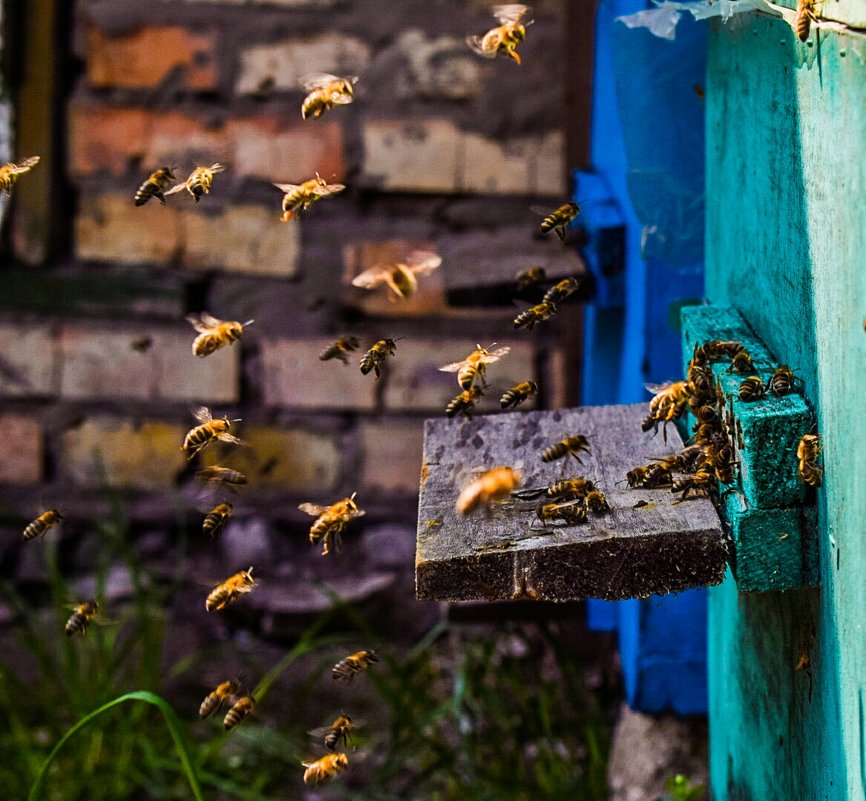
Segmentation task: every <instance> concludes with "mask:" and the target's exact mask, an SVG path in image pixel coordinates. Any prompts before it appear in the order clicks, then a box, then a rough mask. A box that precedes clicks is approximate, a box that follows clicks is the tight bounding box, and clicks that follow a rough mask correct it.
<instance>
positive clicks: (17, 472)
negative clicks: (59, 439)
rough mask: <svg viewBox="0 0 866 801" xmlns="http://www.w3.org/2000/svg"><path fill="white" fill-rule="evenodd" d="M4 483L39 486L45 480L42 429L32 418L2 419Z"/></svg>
mask: <svg viewBox="0 0 866 801" xmlns="http://www.w3.org/2000/svg"><path fill="white" fill-rule="evenodd" d="M0 431H2V432H3V436H2V437H0V484H18V485H22V484H38V483H39V482H40V481H41V480H42V428H41V426H40V425H39V423H38V422H37V421H36V420H34V419H33V418H32V417H25V416H24V415H18V414H4V415H2V416H0Z"/></svg>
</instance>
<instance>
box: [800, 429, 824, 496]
mask: <svg viewBox="0 0 866 801" xmlns="http://www.w3.org/2000/svg"><path fill="white" fill-rule="evenodd" d="M822 450H823V446H822V445H821V435H820V434H804V435H803V438H802V439H801V440H800V442H799V443H798V445H797V459H798V460H799V462H800V463H799V465H798V466H797V475H799V476H800V480H801V481H802V482H803V483H804V484H808V485H809V486H810V487H820V486H821V482H822V481H823V478H824V471H823V469H821V468H820V467H819V466H818V455H819V454H820V453H821V451H822Z"/></svg>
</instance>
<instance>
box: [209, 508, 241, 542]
mask: <svg viewBox="0 0 866 801" xmlns="http://www.w3.org/2000/svg"><path fill="white" fill-rule="evenodd" d="M233 511H234V507H233V506H232V505H231V504H230V503H220V504H217V505H216V506H215V507H214V508H213V509H212V510H211V511H210V512H208V514H207V516H206V517H205V519H204V522H203V523H202V526H201V530H202V532H203V533H205V534H207V535H209V536H210V538H211V539H215V538H216V537H217V535H219V534H220V532H221V531H222V530H223V529H224V528H225V527H226V523H228V522H229V518H230V517H231V516H232V512H233Z"/></svg>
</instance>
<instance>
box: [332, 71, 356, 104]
mask: <svg viewBox="0 0 866 801" xmlns="http://www.w3.org/2000/svg"><path fill="white" fill-rule="evenodd" d="M357 80H358V79H357V78H355V81H357ZM355 81H352V83H354V82H355ZM328 99H329V100H330V101H331V102H332V103H333V104H334V105H335V106H345V105H347V104H348V103H351V102H352V101H353V100H354V99H355V98H354V97H352V95H350V94H349V93H348V92H331V95H330V97H329V98H328Z"/></svg>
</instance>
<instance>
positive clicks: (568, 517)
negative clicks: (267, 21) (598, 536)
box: [535, 499, 586, 526]
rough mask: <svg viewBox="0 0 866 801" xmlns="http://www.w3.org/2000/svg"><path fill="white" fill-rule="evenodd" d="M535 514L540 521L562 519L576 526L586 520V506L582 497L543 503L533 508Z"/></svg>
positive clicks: (546, 521)
mask: <svg viewBox="0 0 866 801" xmlns="http://www.w3.org/2000/svg"><path fill="white" fill-rule="evenodd" d="M535 516H536V517H537V518H538V519H539V520H540V521H541V522H542V523H552V522H554V521H555V520H564V521H565V522H566V523H567V524H568V525H570V526H576V525H578V524H580V523H585V522H586V506H585V505H584V503H583V500H582V499H581V500H571V501H565V502H561V503H545V504H542V505H541V506H539V507H538V508H537V509H536V510H535Z"/></svg>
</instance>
